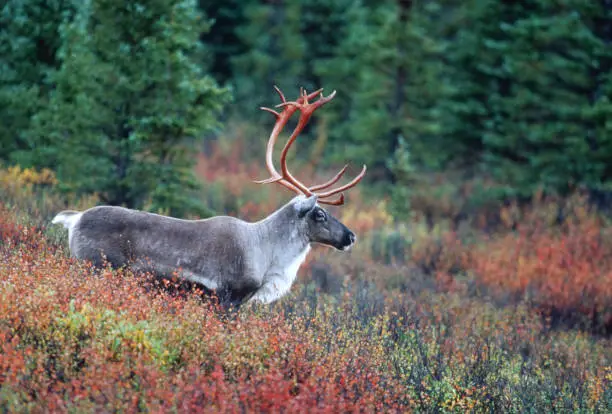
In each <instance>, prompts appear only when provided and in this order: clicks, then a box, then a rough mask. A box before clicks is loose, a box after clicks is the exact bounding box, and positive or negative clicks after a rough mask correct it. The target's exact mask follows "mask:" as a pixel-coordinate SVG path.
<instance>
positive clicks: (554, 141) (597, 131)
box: [441, 0, 611, 197]
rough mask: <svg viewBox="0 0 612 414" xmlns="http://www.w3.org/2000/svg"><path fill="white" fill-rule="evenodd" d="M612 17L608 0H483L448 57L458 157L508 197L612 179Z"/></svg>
mask: <svg viewBox="0 0 612 414" xmlns="http://www.w3.org/2000/svg"><path fill="white" fill-rule="evenodd" d="M608 7H609V6H608ZM609 19H610V11H609V10H607V6H606V2H582V1H579V0H572V1H567V2H564V5H563V7H560V5H559V3H558V2H555V1H551V0H537V1H530V2H526V3H518V2H499V1H493V0H489V1H485V2H473V3H472V4H471V6H470V8H469V14H468V16H467V21H468V24H466V25H465V26H464V28H463V29H462V30H461V31H460V33H459V36H458V37H457V38H456V40H455V42H454V46H455V47H454V48H452V49H451V53H450V54H449V56H448V57H447V59H448V62H449V64H450V66H451V67H453V68H454V72H453V84H454V85H455V89H454V95H453V96H452V97H451V99H449V100H447V101H445V102H442V103H441V104H442V105H443V111H442V112H443V113H444V114H445V118H444V122H443V125H444V126H445V127H446V129H445V134H444V136H445V140H446V141H447V142H448V143H449V146H450V145H451V143H452V142H454V143H455V150H456V154H457V157H456V161H461V162H462V165H463V166H465V167H468V168H470V169H471V170H472V171H473V172H477V173H484V174H488V175H491V176H493V177H494V178H496V179H497V181H498V182H499V183H501V184H504V185H505V187H503V192H502V195H504V196H518V197H529V196H530V195H531V194H533V192H534V191H536V190H537V189H544V190H545V191H547V192H555V193H562V194H564V193H567V192H568V191H570V190H571V189H572V188H575V186H576V185H579V186H583V187H587V188H593V189H594V188H601V187H602V186H605V185H606V184H605V183H606V182H608V181H609V179H610V175H609V171H610V169H609V159H610V158H609V157H610V152H609V151H610V146H611V144H610V137H609V133H608V132H607V130H606V128H605V123H604V122H603V119H604V118H605V117H607V115H608V114H609V111H610V107H609V98H610V95H609V92H610V91H609V88H607V86H606V85H607V83H608V82H607V79H608V78H609V76H610V56H611V51H610V47H609V38H608V39H606V38H605V36H606V35H605V33H604V32H605V30H606V29H605V27H606V26H608V25H609V23H608V22H609ZM608 30H609V29H608ZM607 36H609V34H608V35H607ZM604 114H605V115H604ZM602 126H603V128H602Z"/></svg>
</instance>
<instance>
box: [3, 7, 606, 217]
mask: <svg viewBox="0 0 612 414" xmlns="http://www.w3.org/2000/svg"><path fill="white" fill-rule="evenodd" d="M611 12H612V1H610V0H593V1H585V0H563V1H562V0H556V1H552V0H533V1H523V2H515V1H501V0H471V1H456V0H427V1H416V0H415V1H409V0H395V1H367V0H363V1H355V0H295V1H282V0H277V1H255V0H240V1H237V0H224V1H203V0H201V1H199V2H198V1H196V0H148V1H136V0H121V1H119V0H88V1H82V0H78V1H76V0H5V4H4V6H2V8H1V10H0V28H1V29H0V113H1V114H2V122H1V123H0V162H1V163H3V164H5V165H15V164H18V165H20V166H22V167H37V168H43V167H46V168H49V169H51V170H53V171H54V172H55V174H56V176H57V179H58V180H59V188H61V189H62V190H63V191H66V192H71V193H77V194H83V193H91V192H96V193H98V194H100V196H101V200H102V201H103V202H106V203H111V204H120V205H126V206H130V207H136V208H147V209H151V210H164V211H168V212H170V213H172V214H175V215H185V214H188V213H191V212H198V213H200V214H204V213H205V212H204V211H203V210H202V208H201V207H200V204H201V201H202V200H201V198H198V197H197V194H198V193H199V191H201V184H200V183H199V181H198V180H197V179H196V177H195V176H194V174H193V167H194V165H195V162H196V155H197V153H198V151H202V150H205V149H206V148H207V147H206V143H207V142H211V141H215V140H219V139H224V140H230V141H231V139H232V136H231V131H232V130H233V129H232V128H231V126H232V125H243V126H244V125H246V126H247V127H246V128H247V134H246V135H247V136H248V141H249V142H248V145H249V146H251V147H252V149H253V150H252V153H253V154H254V156H256V157H257V158H254V159H257V160H260V162H261V164H262V165H263V148H264V145H265V139H266V137H267V134H268V132H267V131H269V130H270V128H271V126H272V122H273V119H271V117H270V116H269V114H266V113H265V112H261V111H260V110H259V107H260V106H271V105H273V104H275V103H276V101H277V97H276V95H275V94H274V91H273V89H272V86H273V85H278V86H279V87H280V88H281V89H283V90H284V91H285V92H286V94H287V95H288V96H289V97H295V96H297V93H298V92H299V87H302V86H303V87H305V88H306V89H308V90H314V89H316V88H319V87H323V88H325V92H326V93H329V92H331V91H332V90H334V89H335V90H337V92H338V95H337V97H336V98H335V100H334V101H333V103H332V104H330V105H327V106H326V107H325V109H324V110H321V111H319V112H318V113H317V115H316V116H315V117H314V118H313V120H312V122H311V127H310V128H309V129H308V130H307V135H308V136H310V137H311V138H313V139H308V138H306V137H305V138H302V139H301V140H300V145H303V147H300V150H299V152H298V157H297V158H298V159H302V160H306V159H307V158H308V157H313V154H315V156H316V157H317V159H318V158H321V160H320V161H321V163H323V164H324V165H330V166H331V165H335V164H339V163H343V162H345V161H347V160H349V161H350V162H351V165H355V166H359V165H360V164H361V163H365V164H367V165H368V167H369V172H368V175H367V176H366V178H367V182H368V183H369V184H370V185H371V187H372V188H378V189H379V191H380V190H381V189H382V190H383V191H385V192H386V194H390V195H391V197H392V199H393V201H394V203H393V206H394V214H395V215H397V216H399V217H402V216H405V215H407V214H408V213H409V212H410V209H411V206H413V205H414V204H415V203H417V204H418V200H419V192H423V191H430V192H431V191H434V189H435V191H437V192H439V193H443V194H445V195H446V196H447V197H449V196H450V197H451V198H456V199H459V198H461V197H464V198H466V200H467V201H464V203H465V204H466V205H473V204H476V205H477V204H478V203H482V202H487V201H490V200H508V199H515V200H523V199H528V198H529V197H531V196H532V195H533V194H534V193H535V192H538V191H543V192H544V193H548V194H558V195H562V196H563V195H566V194H568V193H571V192H573V191H575V190H577V189H578V190H581V191H582V190H584V191H586V192H587V193H588V194H589V195H590V196H591V198H592V199H593V200H594V201H596V202H598V203H599V204H601V205H604V204H605V203H606V201H607V194H608V191H609V189H610V181H611V179H612V163H611V162H610V161H611V160H612V121H611V120H610V119H612V117H611V116H610V114H611V113H612V105H611V102H610V97H611V95H612V77H611V74H612V66H611V64H612V47H610V41H611V40H612V16H611ZM234 129H235V128H234ZM316 137H319V139H315V138H316ZM321 137H324V139H320V138H321ZM322 141H324V142H322ZM317 143H318V144H322V143H324V144H325V149H324V150H323V151H321V150H320V149H319V150H318V151H317V148H314V147H315V146H316V145H317ZM466 188H469V191H468V190H466ZM468 193H469V197H467V196H466V194H468ZM431 203H435V200H434V201H431Z"/></svg>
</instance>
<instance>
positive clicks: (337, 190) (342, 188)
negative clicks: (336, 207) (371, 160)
mask: <svg viewBox="0 0 612 414" xmlns="http://www.w3.org/2000/svg"><path fill="white" fill-rule="evenodd" d="M366 170H367V168H366V166H365V165H364V166H363V168H362V169H361V172H360V173H359V174H358V175H357V176H356V177H355V178H353V180H352V181H351V182H349V183H347V184H344V185H343V186H340V187H338V188H335V189H333V190H329V191H327V192H324V193H317V197H319V198H327V197H331V196H333V195H334V194H338V193H341V192H343V191H346V190H348V189H349V188H353V187H355V186H356V185H357V183H358V182H359V181H361V179H362V178H363V177H364V176H365V173H366Z"/></svg>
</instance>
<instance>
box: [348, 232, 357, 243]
mask: <svg viewBox="0 0 612 414" xmlns="http://www.w3.org/2000/svg"><path fill="white" fill-rule="evenodd" d="M355 240H357V237H355V233H349V241H350V242H351V244H353V243H355Z"/></svg>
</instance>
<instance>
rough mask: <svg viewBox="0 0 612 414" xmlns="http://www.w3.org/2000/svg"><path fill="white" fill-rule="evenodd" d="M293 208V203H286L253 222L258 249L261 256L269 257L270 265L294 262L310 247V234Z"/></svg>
mask: <svg viewBox="0 0 612 414" xmlns="http://www.w3.org/2000/svg"><path fill="white" fill-rule="evenodd" d="M293 208H294V207H293V206H292V205H285V206H284V207H282V208H280V209H279V210H277V211H275V212H274V213H272V214H271V215H269V216H268V217H266V218H264V219H263V220H261V221H258V222H256V223H253V226H254V228H255V234H256V235H257V236H256V245H257V249H258V250H259V251H260V253H261V255H262V256H261V257H267V259H268V260H269V265H270V266H273V265H274V264H278V265H281V266H282V265H284V264H285V263H283V262H287V263H289V262H292V261H293V260H295V259H296V258H297V257H299V256H301V255H303V254H304V251H305V250H307V249H308V247H310V241H309V240H308V236H307V235H306V233H305V232H304V231H303V230H302V228H301V226H300V223H299V220H298V218H297V217H296V216H295V213H294V212H293V211H292V210H293Z"/></svg>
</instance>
